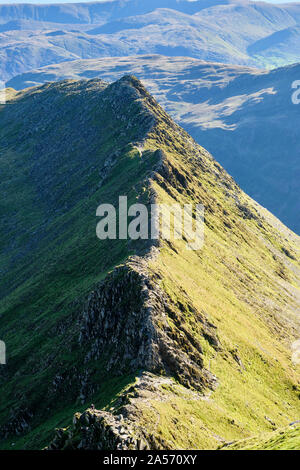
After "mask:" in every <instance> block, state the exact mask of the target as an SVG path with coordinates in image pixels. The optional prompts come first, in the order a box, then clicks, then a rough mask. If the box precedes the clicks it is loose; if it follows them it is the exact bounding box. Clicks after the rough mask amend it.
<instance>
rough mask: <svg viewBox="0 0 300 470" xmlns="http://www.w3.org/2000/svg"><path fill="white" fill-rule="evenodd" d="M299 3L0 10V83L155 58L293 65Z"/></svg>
mask: <svg viewBox="0 0 300 470" xmlns="http://www.w3.org/2000/svg"><path fill="white" fill-rule="evenodd" d="M299 27H300V4H290V5H288V4H286V5H271V4H267V3H261V2H252V1H246V0H212V1H208V0H196V1H193V2H192V1H188V0H155V1H151V2H150V1H148V0H147V1H146V0H127V1H124V0H120V1H118V0H115V1H108V2H101V3H97V2H96V3H83V4H80V3H75V4H61V5H59V4H58V5H28V4H27V5H26V4H25V5H0V79H1V80H4V81H6V80H8V79H10V78H12V77H13V76H14V75H17V74H20V73H22V72H26V71H29V70H30V69H32V68H37V67H42V66H45V65H49V64H54V63H59V62H62V61H68V60H75V59H91V58H96V57H109V56H110V57H111V56H129V55H136V54H163V55H167V56H186V57H194V58H198V59H202V60H206V61H214V62H216V61H217V62H222V63H231V64H240V65H247V66H255V67H274V66H281V65H286V64H290V63H293V62H297V61H299V50H300V35H299Z"/></svg>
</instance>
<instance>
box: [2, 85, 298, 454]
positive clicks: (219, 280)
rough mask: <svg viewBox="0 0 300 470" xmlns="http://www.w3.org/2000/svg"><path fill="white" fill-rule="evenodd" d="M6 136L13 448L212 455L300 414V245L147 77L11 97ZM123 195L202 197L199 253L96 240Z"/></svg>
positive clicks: (5, 333)
mask: <svg viewBox="0 0 300 470" xmlns="http://www.w3.org/2000/svg"><path fill="white" fill-rule="evenodd" d="M0 133H1V135H0V137H1V138H0V171H1V175H2V178H1V183H0V184H1V192H2V194H3V195H4V196H5V197H3V198H2V201H1V225H0V231H1V240H2V250H1V283H0V296H1V310H0V331H1V340H3V341H5V343H6V346H7V365H6V366H1V369H0V373H1V375H0V381H1V390H2V393H1V404H0V435H1V439H2V443H1V448H6V449H7V448H10V447H11V444H12V443H14V445H15V447H14V448H28V449H32V448H42V447H45V446H48V448H51V449H62V448H84V449H103V448H104V449H117V448H118V449H120V448H121V449H137V448H138V449H140V448H151V449H153V448H155V449H162V448H163V449H176V448H189V449H194V448H199V449H204V448H206V449H207V448H217V447H218V446H220V445H221V444H226V443H227V442H229V441H233V440H240V439H244V438H247V437H250V436H252V435H254V434H257V433H259V432H261V431H270V430H272V429H274V428H275V427H280V426H286V425H288V424H289V423H290V422H292V421H293V420H294V419H295V417H297V413H298V412H299V368H297V367H299V366H297V364H295V363H294V362H293V361H292V355H293V345H294V344H296V341H297V340H298V339H299V336H300V335H299V327H300V321H299V303H300V297H299V287H300V269H299V268H300V266H299V248H300V239H299V237H298V236H296V235H295V234H293V233H292V232H291V231H290V230H288V229H287V228H286V227H285V226H284V225H282V224H281V223H280V222H279V221H278V220H277V219H276V218H275V217H274V216H272V215H271V214H270V213H269V212H267V211H266V210H265V209H263V208H262V207H261V206H259V204H257V203H256V202H255V201H253V200H252V199H251V198H250V197H248V196H247V195H246V194H245V193H243V191H241V189H240V188H239V186H238V185H237V184H236V183H235V181H234V180H233V179H232V178H231V177H230V176H229V175H228V174H227V173H226V171H225V170H224V169H223V168H222V167H221V166H220V165H219V164H218V163H217V162H216V161H215V160H214V159H213V157H212V156H211V155H210V154H209V153H208V152H207V151H205V150H204V149H203V148H202V147H200V146H199V145H197V144H196V143H195V141H194V140H193V139H192V138H191V137H190V136H189V135H188V134H187V133H186V132H185V131H184V130H183V129H181V128H180V127H179V126H178V125H177V124H175V123H174V122H173V121H172V120H171V118H170V117H169V116H168V115H167V114H166V113H165V111H164V110H163V109H162V108H161V107H160V106H159V105H158V104H157V102H156V101H155V100H154V98H153V97H152V96H151V95H150V94H149V93H148V92H147V91H146V89H145V88H144V87H143V85H142V84H141V82H139V81H138V80H137V79H136V78H134V77H132V76H125V77H123V78H122V79H121V80H118V81H117V82H115V83H113V84H111V85H108V84H107V83H105V82H103V81H101V80H99V79H93V80H87V81H74V80H65V81H62V82H58V83H55V84H45V85H43V86H39V87H35V88H31V89H28V90H24V91H21V92H15V93H13V92H12V91H10V95H9V99H8V100H7V103H6V104H5V105H1V109H0ZM120 196H127V199H128V204H136V203H139V204H144V205H146V206H147V207H150V205H153V204H157V203H158V204H165V205H168V206H174V205H175V204H177V205H180V206H183V205H184V204H189V205H193V206H195V205H197V204H201V205H203V206H204V209H205V216H204V222H205V224H204V234H205V239H204V245H203V247H202V248H201V249H199V250H188V249H187V243H186V240H185V239H180V238H176V237H174V239H163V238H160V239H158V240H153V241H151V240H127V239H118V238H116V239H114V240H109V239H106V240H99V239H98V238H97V236H96V225H97V217H96V211H97V207H98V206H99V204H110V205H112V206H113V207H117V204H118V201H119V197H120ZM173 224H174V225H175V220H174V221H173ZM91 403H93V405H92V406H91ZM74 413H76V414H75V415H74V419H73V424H71V419H72V418H71V417H72V415H73V414H74ZM57 427H61V429H59V430H58V431H57V433H56V435H55V437H54V434H53V433H54V428H57Z"/></svg>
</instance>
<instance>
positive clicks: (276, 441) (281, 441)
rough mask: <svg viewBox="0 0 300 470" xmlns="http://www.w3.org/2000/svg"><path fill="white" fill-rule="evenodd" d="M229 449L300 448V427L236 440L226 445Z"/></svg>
mask: <svg viewBox="0 0 300 470" xmlns="http://www.w3.org/2000/svg"><path fill="white" fill-rule="evenodd" d="M224 449H229V450H299V449H300V428H299V426H293V427H291V428H290V429H280V430H278V431H276V432H272V433H264V434H261V435H260V436H258V437H254V438H252V439H246V440H244V441H239V442H236V443H234V444H232V445H229V446H227V447H225V448H224Z"/></svg>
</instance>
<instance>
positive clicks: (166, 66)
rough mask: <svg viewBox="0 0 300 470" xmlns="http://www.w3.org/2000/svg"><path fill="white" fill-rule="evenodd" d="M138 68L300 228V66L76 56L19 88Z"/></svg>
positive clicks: (221, 156) (177, 113)
mask: <svg viewBox="0 0 300 470" xmlns="http://www.w3.org/2000/svg"><path fill="white" fill-rule="evenodd" d="M124 73H134V74H135V75H136V76H138V77H139V78H140V79H142V80H143V81H144V83H145V84H146V85H147V86H148V87H149V89H150V90H151V92H152V93H153V94H154V95H155V96H156V98H157V99H158V100H159V101H160V103H161V104H162V105H163V106H164V107H165V108H166V109H167V110H168V112H169V113H170V114H171V115H172V117H173V118H174V119H176V121H178V122H180V124H181V125H182V126H183V127H184V128H185V129H187V130H188V131H189V132H190V134H191V135H192V136H193V137H194V138H195V139H196V140H197V141H198V142H199V143H201V144H202V145H204V146H205V147H206V148H208V150H209V151H210V152H212V154H213V155H214V156H215V158H216V159H217V160H218V161H219V162H220V163H221V164H222V165H224V166H225V168H226V169H227V170H228V171H229V172H230V173H231V174H232V175H233V176H234V177H235V178H236V180H237V181H238V182H239V184H240V185H241V186H242V188H243V189H244V190H246V191H247V192H248V193H249V194H250V195H251V196H252V197H254V198H255V199H256V200H257V201H259V202H260V203H261V204H263V205H264V206H265V207H267V208H268V209H269V210H271V211H272V212H273V213H274V214H276V215H277V216H278V217H279V218H280V219H281V220H282V221H283V222H284V223H285V224H287V225H288V226H289V227H290V228H292V229H293V230H295V231H296V232H297V233H300V218H299V213H300V186H299V181H300V163H299V162H300V150H299V129H300V106H296V105H293V104H292V100H291V96H292V91H293V90H292V88H291V85H292V83H293V81H295V80H299V79H300V65H294V66H288V67H285V68H280V69H277V70H273V71H263V70H255V69H249V68H246V67H234V66H227V65H222V64H211V63H205V62H201V61H199V60H196V59H189V58H166V57H162V56H142V57H127V58H119V59H118V58H111V59H109V58H107V59H100V60H87V61H84V60H83V61H75V62H69V63H67V64H66V63H64V64H60V65H55V66H49V67H46V68H44V69H41V70H36V71H32V72H29V73H27V74H24V75H21V76H18V77H16V78H14V79H13V80H11V81H10V82H9V85H10V86H12V87H13V88H17V89H21V88H24V87H27V86H32V85H36V84H40V83H44V82H47V81H56V80H60V79H63V78H74V79H79V78H93V77H101V78H104V79H106V80H115V79H117V78H119V77H120V76H121V75H122V74H124Z"/></svg>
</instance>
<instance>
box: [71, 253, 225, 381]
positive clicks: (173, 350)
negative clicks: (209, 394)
mask: <svg viewBox="0 0 300 470" xmlns="http://www.w3.org/2000/svg"><path fill="white" fill-rule="evenodd" d="M159 280H160V278H159V274H157V273H152V272H151V270H150V268H149V267H148V264H147V259H145V258H139V257H134V258H132V259H131V260H130V262H129V263H127V264H126V265H124V266H121V267H118V268H116V269H115V270H114V271H113V272H112V273H111V274H110V275H109V276H108V277H107V279H106V280H105V281H104V282H103V283H101V284H100V285H99V286H98V288H97V289H96V290H95V291H94V292H92V293H91V295H90V297H89V299H88V302H87V305H86V308H85V309H84V312H83V315H82V319H81V333H80V338H79V342H80V344H81V345H82V347H86V348H87V352H86V356H85V361H86V363H88V362H89V361H90V360H92V359H100V358H103V363H105V367H106V369H107V370H108V371H109V370H115V371H116V370H117V371H118V373H122V372H125V371H127V370H131V371H136V370H139V369H143V370H148V371H152V372H155V373H165V374H170V375H173V376H175V377H176V378H177V379H178V380H179V381H180V382H181V383H182V384H183V385H185V386H191V387H193V388H196V389H198V390H202V389H204V388H205V387H210V388H214V387H215V386H216V378H215V377H214V376H213V375H212V374H211V373H210V372H209V371H207V370H206V369H205V368H204V366H203V359H202V349H201V345H200V344H199V342H197V340H196V339H195V338H194V337H193V336H192V335H191V334H190V333H189V331H188V329H187V328H185V327H184V325H183V324H181V319H182V318H183V316H184V314H185V313H186V311H189V312H190V313H192V314H193V315H195V316H196V318H197V319H198V322H199V325H200V328H201V330H202V334H203V336H204V337H205V338H206V339H207V340H208V341H209V342H210V344H211V345H212V346H213V347H214V348H215V349H216V350H218V349H219V348H220V344H219V340H218V338H217V335H216V328H215V327H214V326H213V325H212V324H211V323H209V322H208V321H207V319H206V318H205V317H204V316H203V315H201V314H200V313H199V312H197V311H196V310H195V309H194V307H193V306H192V304H191V303H190V302H189V300H188V298H187V304H186V306H183V305H182V304H180V303H178V304H176V303H175V302H174V301H173V300H171V299H170V298H169V297H168V295H167V294H166V293H165V292H164V291H163V290H162V289H161V288H160V286H159ZM185 296H186V297H187V295H186V294H185ZM170 319H171V320H172V325H174V326H170V324H171V323H170V322H169V321H168V320H170Z"/></svg>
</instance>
